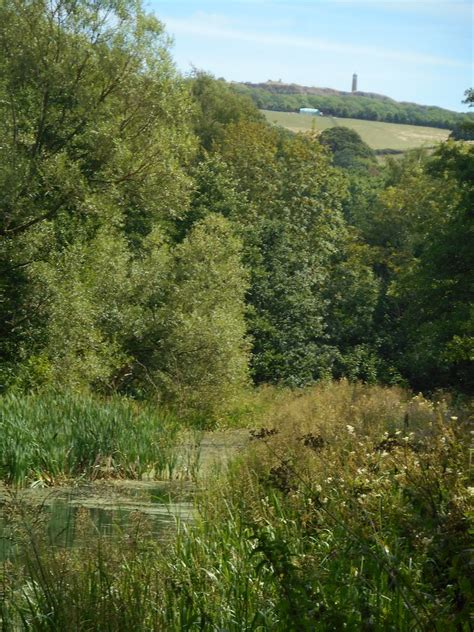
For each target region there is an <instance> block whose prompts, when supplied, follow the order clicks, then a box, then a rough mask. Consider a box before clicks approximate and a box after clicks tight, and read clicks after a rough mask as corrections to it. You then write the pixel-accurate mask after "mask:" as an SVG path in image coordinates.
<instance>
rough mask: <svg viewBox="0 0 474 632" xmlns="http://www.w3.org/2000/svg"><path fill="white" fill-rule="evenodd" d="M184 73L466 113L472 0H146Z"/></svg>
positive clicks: (472, 77) (471, 78) (473, 77)
mask: <svg viewBox="0 0 474 632" xmlns="http://www.w3.org/2000/svg"><path fill="white" fill-rule="evenodd" d="M145 7H146V9H147V10H148V11H150V12H152V13H154V14H155V15H156V16H157V17H158V18H159V19H160V20H161V21H162V22H163V23H164V24H165V26H166V31H167V32H168V33H169V34H170V35H172V37H173V40H174V44H173V47H172V55H173V58H174V60H175V62H176V64H177V66H178V68H179V69H180V70H181V71H182V72H183V73H189V72H191V71H192V69H193V67H194V68H197V69H199V70H205V71H207V72H210V73H211V74H213V75H214V76H216V77H224V78H225V79H226V80H228V81H251V82H264V81H267V80H268V79H272V80H278V79H281V80H282V81H283V82H287V83H299V84H301V85H307V86H318V87H322V88H334V89H336V90H347V91H350V89H351V81H352V74H353V73H354V72H355V73H357V75H358V89H359V90H362V91H365V92H377V93H379V94H385V95H387V96H390V97H392V98H394V99H396V100H399V101H412V102H415V103H422V104H425V105H438V106H441V107H445V108H448V109H451V110H457V111H465V110H466V109H467V106H466V105H463V104H462V99H463V94H464V91H465V90H466V89H467V88H469V87H471V86H474V71H473V57H474V55H473V31H474V0H398V1H391V0H306V1H302V0H293V2H291V3H290V2H288V1H287V0H220V1H217V0H145Z"/></svg>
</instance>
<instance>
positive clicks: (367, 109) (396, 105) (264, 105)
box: [232, 83, 473, 129]
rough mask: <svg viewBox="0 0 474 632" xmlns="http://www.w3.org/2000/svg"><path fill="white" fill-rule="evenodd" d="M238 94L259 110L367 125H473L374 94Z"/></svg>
mask: <svg viewBox="0 0 474 632" xmlns="http://www.w3.org/2000/svg"><path fill="white" fill-rule="evenodd" d="M232 89H233V90H235V91H237V92H238V93H239V94H243V95H246V96H249V97H250V98H251V99H252V101H253V102H254V103H255V105H256V106H257V107H258V108H260V109H262V110H275V111H278V112H298V111H299V109H300V108H303V107H311V108H317V109H319V110H321V111H322V112H324V114H327V115H330V116H338V117H341V118H357V119H365V120H367V121H384V122H386V123H403V124H407V125H426V126H428V127H439V128H442V129H454V128H458V127H459V126H461V125H463V124H465V123H469V122H471V124H472V122H473V115H472V114H470V113H468V114H462V113H459V112H452V111H451V110H446V109H444V108H440V107H436V106H431V105H418V104H417V103H404V102H398V101H395V100H393V99H390V98H388V97H384V96H382V95H376V94H370V95H367V94H349V93H347V94H328V95H325V94H311V92H310V90H311V89H310V88H308V89H305V88H302V87H301V86H291V85H290V86H288V85H286V84H281V85H280V84H278V83H269V84H268V85H267V84H243V83H239V84H232Z"/></svg>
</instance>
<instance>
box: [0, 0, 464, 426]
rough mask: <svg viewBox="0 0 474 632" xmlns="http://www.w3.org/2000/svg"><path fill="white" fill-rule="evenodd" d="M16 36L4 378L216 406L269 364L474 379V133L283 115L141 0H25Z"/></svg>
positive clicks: (281, 374) (0, 19)
mask: <svg viewBox="0 0 474 632" xmlns="http://www.w3.org/2000/svg"><path fill="white" fill-rule="evenodd" d="M0 52H1V55H0V76H1V80H0V108H1V112H2V116H1V117H0V152H1V154H0V156H1V158H0V186H1V189H2V197H1V199H0V310H1V317H0V382H1V389H2V391H3V392H13V393H15V392H16V393H21V392H25V391H29V390H32V389H33V390H34V389H43V388H44V389H48V388H50V387H51V386H52V385H53V386H55V387H57V386H61V387H64V388H67V389H70V390H72V391H75V390H76V391H78V392H83V391H84V390H91V391H94V392H98V393H103V394H110V393H115V392H118V393H121V394H126V395H128V396H130V397H133V398H136V399H151V400H153V401H155V402H158V403H159V404H160V405H162V406H164V407H166V408H167V409H174V410H176V411H177V413H178V414H179V415H180V416H181V417H182V418H183V417H186V416H188V417H190V418H194V419H196V418H198V419H199V422H200V423H202V421H203V420H212V419H216V418H219V415H222V414H223V412H224V411H226V410H229V409H231V408H232V407H236V406H237V407H238V402H239V397H240V395H241V393H242V391H243V390H244V389H246V388H247V387H248V386H249V384H251V383H252V381H253V382H254V383H269V382H270V383H279V384H286V385H290V386H303V385H305V384H310V383H312V382H315V381H317V380H319V379H322V378H330V377H334V378H341V377H347V378H349V379H352V380H357V379H359V380H364V381H367V382H375V381H377V380H381V381H385V382H388V383H396V382H400V383H409V384H411V385H413V386H415V387H416V388H420V389H425V390H430V389H434V388H436V387H439V386H441V387H449V388H455V389H458V390H460V391H464V392H468V391H470V390H472V378H471V377H470V371H469V367H470V364H469V363H470V361H471V360H472V337H471V332H472V311H471V308H470V304H471V300H472V284H471V280H472V276H471V275H472V269H473V266H472V265H471V263H472V253H473V251H474V248H472V222H471V221H470V220H471V211H472V206H473V205H472V202H473V184H472V178H471V174H472V171H473V165H474V150H473V148H472V147H471V146H469V145H463V144H456V143H448V144H446V145H443V146H441V147H440V148H438V149H437V150H436V151H435V152H434V154H433V155H432V156H431V157H426V156H423V155H422V154H420V153H415V154H413V155H409V156H407V157H406V158H404V159H403V160H401V161H388V162H387V166H385V167H384V166H380V165H377V163H376V162H375V161H374V160H373V156H372V155H371V154H369V153H367V150H366V149H365V148H364V147H363V146H362V145H361V144H360V142H359V141H358V140H357V139H355V138H354V137H351V139H347V138H346V139H345V140H344V138H339V139H334V138H333V139H332V140H331V138H329V137H330V134H329V133H325V135H322V136H321V138H320V137H319V136H318V135H317V134H306V135H292V134H290V133H286V132H283V131H279V130H276V129H274V128H270V127H269V126H268V125H266V123H265V122H264V121H263V120H262V118H261V116H260V114H259V113H258V111H257V110H256V108H255V107H254V106H253V104H252V102H251V100H250V99H249V98H248V97H245V96H241V95H238V94H236V92H235V91H234V90H233V89H231V88H230V87H229V86H228V85H227V84H226V83H225V82H223V81H216V80H214V79H213V78H212V77H209V76H208V75H206V74H204V73H199V72H198V73H196V74H195V75H194V76H193V77H191V78H189V79H187V80H183V78H182V77H180V76H179V74H178V73H177V72H176V69H175V68H174V65H173V62H172V59H171V57H170V54H169V42H168V38H167V36H166V34H165V32H164V29H163V25H162V24H161V23H160V22H159V21H158V20H156V19H155V18H153V17H150V16H149V15H147V14H145V13H144V12H143V11H142V10H141V9H140V8H139V7H137V5H136V4H135V3H131V2H128V1H125V0H124V1H120V2H119V1H116V0H96V1H94V2H92V3H88V2H87V3H86V2H82V1H79V2H70V1H69V0H65V1H61V2H53V3H47V2H45V1H44V0H29V1H28V2H25V1H24V0H7V1H6V2H4V3H3V4H2V6H1V8H0ZM338 133H339V134H340V132H338ZM343 134H344V132H343ZM336 145H337V146H338V147H339V148H338V147H336ZM333 151H334V153H332V152H333Z"/></svg>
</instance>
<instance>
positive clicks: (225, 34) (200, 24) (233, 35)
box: [163, 12, 469, 67]
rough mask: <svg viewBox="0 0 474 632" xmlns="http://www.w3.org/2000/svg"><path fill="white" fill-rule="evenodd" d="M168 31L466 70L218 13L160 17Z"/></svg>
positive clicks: (451, 63)
mask: <svg viewBox="0 0 474 632" xmlns="http://www.w3.org/2000/svg"><path fill="white" fill-rule="evenodd" d="M163 21H164V22H165V24H166V26H167V29H168V31H170V32H171V33H172V34H174V35H195V36H199V37H203V38H206V39H209V38H210V39H220V40H227V41H230V40H231V41H235V42H242V43H254V44H260V45H265V46H278V47H287V48H293V49H302V50H307V51H314V52H320V53H342V54H345V55H364V56H376V57H378V58H379V59H386V60H391V61H398V62H409V63H413V64H430V65H437V66H453V67H465V66H468V65H469V64H467V63H465V62H462V61H458V60H455V59H450V58H447V57H440V56H437V55H427V54H424V53H419V52H416V51H405V50H391V49H386V48H380V47H374V46H357V45H353V44H346V43H344V42H337V41H331V40H326V39H322V38H319V37H314V38H313V37H311V38H309V37H304V36H293V35H285V34H283V33H265V32H257V31H252V30H246V29H242V27H241V26H236V27H234V26H232V22H231V21H230V20H229V19H228V18H226V17H223V16H220V15H217V14H204V13H201V12H200V13H196V14H195V15H194V16H193V17H191V18H168V19H166V17H164V18H163Z"/></svg>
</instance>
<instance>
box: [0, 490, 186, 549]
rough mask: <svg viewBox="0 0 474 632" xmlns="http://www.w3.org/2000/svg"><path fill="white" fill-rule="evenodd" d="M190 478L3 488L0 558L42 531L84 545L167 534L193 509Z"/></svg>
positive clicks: (53, 539)
mask: <svg viewBox="0 0 474 632" xmlns="http://www.w3.org/2000/svg"><path fill="white" fill-rule="evenodd" d="M192 496H193V488H192V486H191V485H190V484H186V483H181V484H173V483H163V484H160V485H157V484H156V483H149V482H136V481H121V482H119V483H108V484H105V483H104V484H95V485H84V486H81V487H76V488H73V489H56V490H22V491H21V492H17V493H16V494H14V495H13V494H11V493H9V494H5V493H3V494H2V492H1V490H0V560H5V559H8V558H10V557H12V556H14V555H16V554H17V553H18V545H17V543H18V541H19V539H23V540H24V539H25V538H26V541H28V537H30V536H32V537H33V536H34V537H40V538H41V539H42V540H43V541H46V543H47V544H48V545H49V546H53V547H64V548H71V547H80V546H89V545H92V544H93V543H95V542H96V541H97V539H98V537H99V536H101V537H104V538H108V539H117V540H119V539H123V538H124V537H125V538H139V537H140V534H142V533H145V532H146V534H147V535H148V536H150V535H151V536H152V537H155V538H157V539H165V538H166V537H167V536H168V535H169V534H170V533H172V531H173V530H174V529H175V527H176V523H177V521H178V520H181V521H189V520H191V519H192V515H193V503H192Z"/></svg>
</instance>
